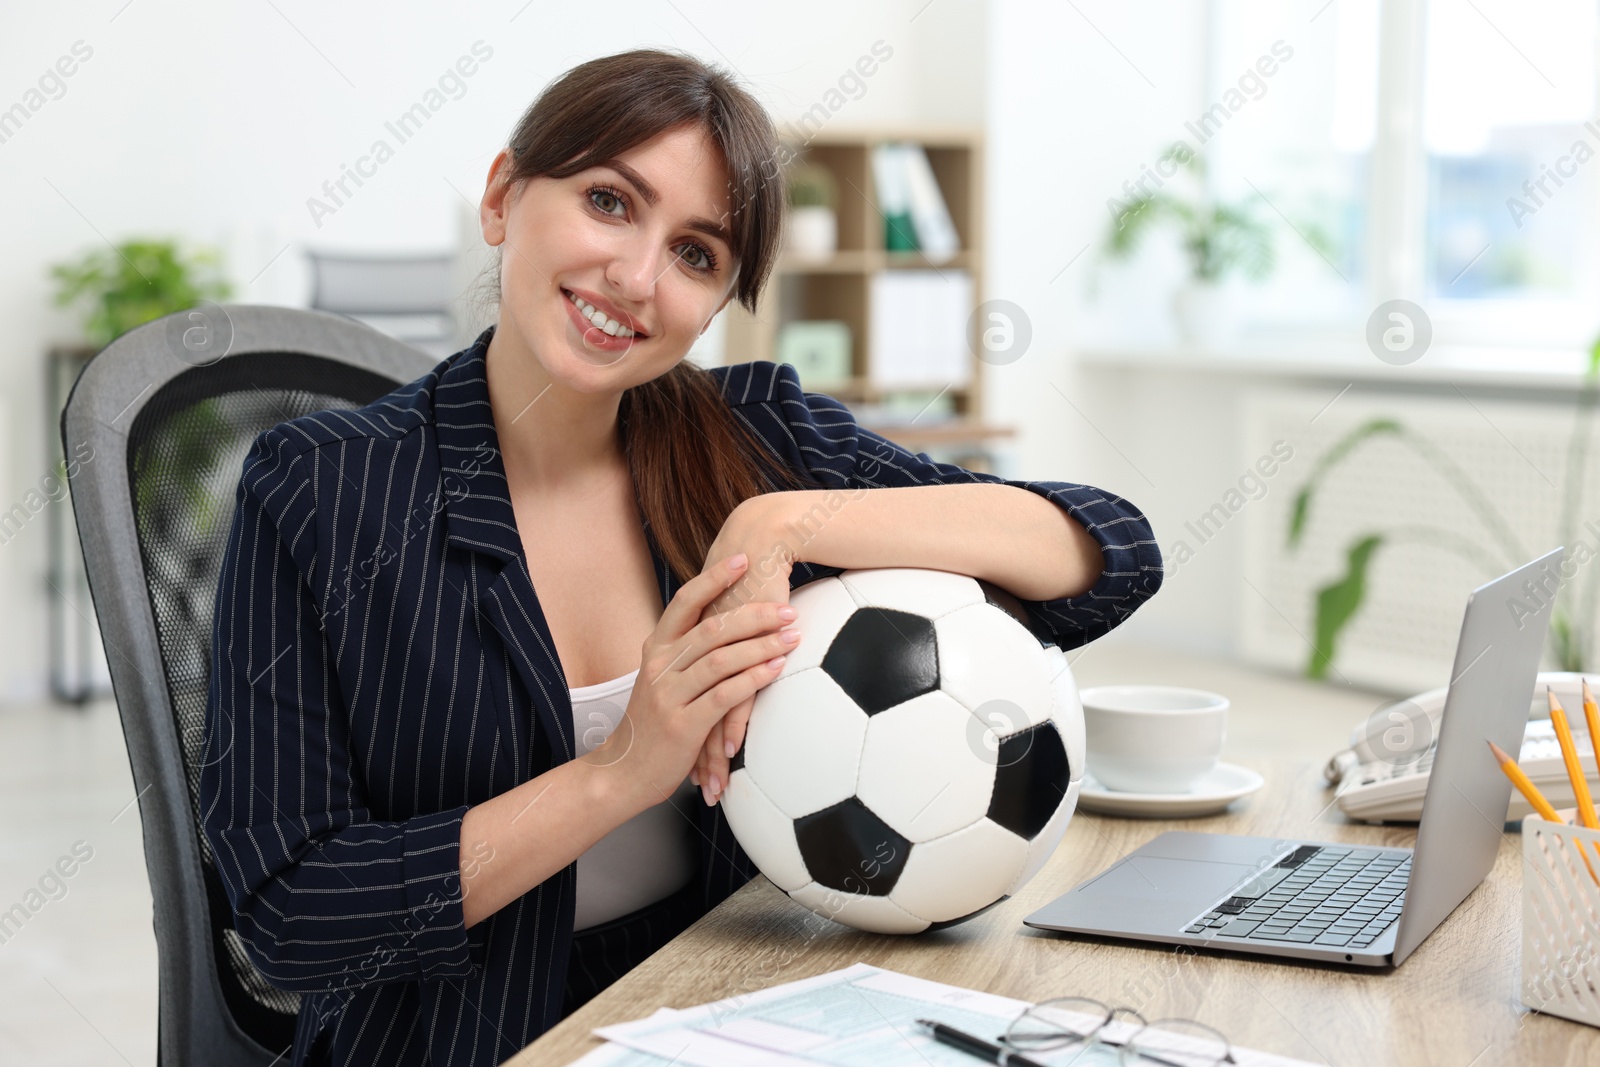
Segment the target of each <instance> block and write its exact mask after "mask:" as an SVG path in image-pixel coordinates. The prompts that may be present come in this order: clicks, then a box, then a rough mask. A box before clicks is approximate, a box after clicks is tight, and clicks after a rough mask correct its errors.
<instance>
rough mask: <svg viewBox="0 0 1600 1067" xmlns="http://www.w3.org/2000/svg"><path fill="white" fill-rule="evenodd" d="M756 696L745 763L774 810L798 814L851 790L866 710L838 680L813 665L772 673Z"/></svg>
mask: <svg viewBox="0 0 1600 1067" xmlns="http://www.w3.org/2000/svg"><path fill="white" fill-rule="evenodd" d="M802 643H804V642H803V641H802ZM757 700H758V702H759V703H758V705H757V707H756V710H755V711H754V712H753V713H752V714H751V716H750V726H749V728H748V730H747V731H746V735H745V765H744V769H745V770H747V771H749V772H750V774H751V775H752V776H753V777H754V778H755V780H756V784H757V785H759V786H760V787H761V791H762V792H763V793H765V794H766V795H767V798H768V799H769V800H771V801H772V802H773V803H774V804H776V805H777V806H778V808H779V810H781V811H782V812H783V813H784V814H786V815H788V816H789V817H790V818H792V819H798V818H799V817H800V816H802V815H809V814H811V813H812V812H814V811H821V810H822V809H823V808H826V807H827V806H828V805H830V804H837V803H838V802H839V801H841V800H845V799H847V798H849V797H851V796H853V795H854V794H855V791H856V769H857V767H858V765H859V762H860V759H861V742H862V741H863V739H864V738H865V736H866V732H867V716H866V713H865V712H863V711H862V710H861V709H860V708H858V707H857V706H856V704H855V702H854V701H853V700H851V699H850V697H849V695H848V694H846V693H845V691H844V690H842V689H840V688H839V683H837V682H835V681H834V680H833V679H832V678H830V677H828V674H827V672H826V671H823V670H821V669H820V668H815V669H812V670H809V671H802V672H801V673H799V674H796V675H794V676H792V677H789V678H779V679H777V680H776V681H774V682H772V683H771V684H769V685H767V686H766V688H764V689H763V690H761V691H760V692H759V693H758V694H757ZM746 851H748V849H747V850H746Z"/></svg>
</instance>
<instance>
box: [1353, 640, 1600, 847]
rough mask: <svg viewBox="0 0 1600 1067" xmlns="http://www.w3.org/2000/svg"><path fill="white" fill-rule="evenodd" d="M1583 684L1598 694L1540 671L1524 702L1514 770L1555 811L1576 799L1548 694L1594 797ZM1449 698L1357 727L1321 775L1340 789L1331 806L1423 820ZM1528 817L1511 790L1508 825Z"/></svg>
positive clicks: (1563, 674)
mask: <svg viewBox="0 0 1600 1067" xmlns="http://www.w3.org/2000/svg"><path fill="white" fill-rule="evenodd" d="M1584 677H1587V678H1588V679H1589V688H1590V689H1591V690H1593V691H1594V692H1596V693H1600V675H1596V674H1589V675H1580V674H1578V673H1576V672H1573V671H1546V672H1543V673H1541V674H1540V675H1539V676H1538V678H1537V680H1536V681H1535V683H1534V687H1533V693H1532V694H1530V700H1529V705H1528V727H1527V731H1526V732H1525V733H1524V734H1523V738H1522V751H1521V753H1520V754H1519V755H1518V756H1517V764H1518V765H1519V766H1520V767H1521V768H1522V769H1523V771H1524V772H1526V773H1527V775H1528V777H1529V778H1531V779H1532V780H1533V784H1534V785H1536V786H1538V787H1539V791H1540V792H1541V793H1543V794H1544V795H1545V797H1546V798H1547V799H1548V800H1549V801H1550V803H1552V804H1554V805H1555V806H1556V807H1557V808H1569V807H1571V806H1572V805H1573V803H1574V802H1575V799H1574V797H1573V794H1572V783H1571V782H1570V781H1569V780H1568V778H1567V768H1566V764H1565V763H1563V762H1562V759H1561V746H1560V744H1559V742H1557V741H1556V736H1555V730H1554V729H1553V728H1552V727H1551V725H1550V712H1549V703H1548V701H1547V700H1546V698H1545V687H1546V686H1548V687H1549V688H1550V689H1551V690H1552V691H1553V692H1554V693H1555V695H1556V699H1557V700H1559V701H1561V706H1562V707H1563V708H1566V709H1567V722H1568V724H1569V725H1570V726H1571V727H1572V734H1573V740H1574V741H1576V742H1577V747H1578V755H1579V759H1580V762H1581V763H1582V765H1583V772H1584V776H1585V777H1586V778H1587V779H1588V780H1589V788H1590V791H1591V792H1597V793H1600V769H1597V768H1596V766H1595V757H1594V746H1593V745H1592V744H1590V742H1589V731H1588V729H1587V725H1586V723H1585V720H1584V715H1583V689H1582V681H1581V680H1582V679H1583V678H1584ZM1448 691H1449V690H1448V689H1447V688H1444V687H1441V688H1439V689H1430V690H1428V691H1427V692H1426V693H1418V694H1417V695H1416V696H1414V697H1411V698H1409V699H1407V700H1397V701H1394V702H1393V703H1390V704H1386V705H1384V706H1383V707H1381V708H1379V709H1378V710H1377V711H1375V712H1373V714H1372V715H1371V716H1369V717H1368V718H1367V719H1366V720H1365V721H1364V722H1359V723H1357V724H1356V726H1355V729H1354V730H1352V731H1351V734H1350V747H1349V748H1347V749H1344V750H1342V751H1340V752H1338V753H1336V754H1335V755H1334V756H1333V758H1332V759H1330V760H1329V761H1328V766H1327V767H1326V768H1325V769H1324V771H1323V774H1324V775H1325V777H1326V778H1327V779H1328V782H1329V784H1330V785H1334V786H1337V787H1338V790H1339V792H1338V794H1337V796H1336V797H1335V803H1337V804H1338V806H1339V810H1340V811H1342V812H1344V813H1345V814H1346V815H1348V816H1349V817H1350V818H1352V819H1361V820H1364V821H1366V822H1416V821H1417V820H1418V819H1420V818H1421V817H1422V798H1423V795H1424V794H1425V793H1426V792H1427V789H1428V772H1429V771H1430V770H1432V768H1433V752H1434V746H1435V744H1436V742H1437V740H1438V736H1439V721H1440V719H1441V718H1442V717H1443V714H1444V698H1445V694H1446V693H1447V692H1448ZM1532 810H1533V809H1532V808H1531V807H1529V805H1528V802H1527V801H1526V800H1524V799H1523V797H1522V794H1521V793H1518V792H1517V791H1516V790H1512V792H1511V803H1510V805H1509V808H1508V810H1507V811H1506V821H1507V822H1513V821H1515V820H1518V819H1521V818H1522V817H1523V816H1524V815H1527V814H1528V813H1529V812H1531V811H1532Z"/></svg>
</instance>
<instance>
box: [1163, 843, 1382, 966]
mask: <svg viewBox="0 0 1600 1067" xmlns="http://www.w3.org/2000/svg"><path fill="white" fill-rule="evenodd" d="M1410 877H1411V857H1410V856H1409V855H1396V854H1394V853H1392V852H1379V851H1377V850H1376V849H1370V848H1365V849H1363V848H1344V847H1342V846H1334V845H1301V846H1300V847H1299V848H1297V849H1295V850H1294V851H1293V852H1291V853H1290V854H1289V855H1287V856H1285V857H1284V858H1283V859H1281V860H1279V861H1278V862H1277V864H1276V865H1274V866H1273V867H1271V868H1269V869H1268V870H1267V871H1264V872H1263V873H1262V874H1261V875H1258V876H1257V877H1256V878H1254V879H1252V880H1251V881H1250V882H1248V883H1246V884H1245V885H1244V886H1242V887H1240V889H1239V890H1237V891H1236V895H1234V896H1232V897H1229V898H1228V899H1227V900H1225V901H1223V902H1222V903H1221V904H1218V905H1217V906H1216V907H1215V908H1213V909H1212V910H1210V911H1208V912H1206V913H1205V914H1204V915H1202V916H1200V917H1199V918H1198V919H1196V920H1195V921H1194V922H1192V923H1190V924H1189V925H1188V926H1186V927H1184V928H1183V932H1184V933H1186V934H1206V935H1209V936H1213V937H1238V938H1245V939H1248V940H1251V941H1276V942H1291V943H1298V944H1308V945H1326V946H1329V947H1337V948H1366V947H1367V946H1368V945H1370V944H1372V942H1373V941H1375V940H1377V938H1378V936H1379V935H1380V934H1382V933H1383V931H1384V930H1385V929H1387V928H1388V926H1389V924H1391V923H1393V922H1394V921H1395V920H1396V919H1398V918H1399V917H1400V907H1401V905H1402V904H1403V903H1404V902H1405V894H1406V882H1407V880H1408V879H1410Z"/></svg>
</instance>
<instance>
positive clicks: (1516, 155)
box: [1208, 0, 1600, 347]
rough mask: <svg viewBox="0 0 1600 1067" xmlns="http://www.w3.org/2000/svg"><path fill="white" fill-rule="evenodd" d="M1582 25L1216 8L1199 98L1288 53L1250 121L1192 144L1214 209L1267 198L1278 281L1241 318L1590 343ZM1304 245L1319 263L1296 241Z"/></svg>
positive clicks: (1595, 297)
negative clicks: (1379, 314)
mask: <svg viewBox="0 0 1600 1067" xmlns="http://www.w3.org/2000/svg"><path fill="white" fill-rule="evenodd" d="M1597 9H1600V0H1542V2H1541V3H1539V4H1531V5H1530V4H1526V3H1517V2H1516V0H1470V2H1469V0H1335V2H1333V3H1330V4H1328V5H1327V6H1325V7H1321V8H1317V7H1316V6H1314V5H1313V6H1309V7H1306V6H1301V5H1294V9H1293V10H1292V11H1291V10H1290V7H1289V5H1281V4H1273V3H1268V2H1267V0H1220V2H1219V3H1218V4H1217V6H1216V8H1215V14H1214V23H1213V26H1212V39H1213V45H1212V56H1213V62H1212V64H1211V78H1210V82H1211V95H1212V96H1213V97H1218V96H1220V94H1221V93H1223V92H1225V91H1226V89H1227V87H1228V86H1229V85H1230V84H1231V83H1232V82H1233V81H1234V80H1235V79H1236V76H1237V74H1238V71H1239V70H1242V69H1243V68H1244V67H1245V66H1247V65H1248V63H1249V62H1250V61H1251V60H1252V59H1253V58H1254V54H1255V52H1257V51H1261V50H1263V49H1265V48H1266V47H1268V46H1269V45H1270V44H1271V43H1272V42H1273V41H1274V40H1276V39H1282V40H1283V41H1284V42H1285V43H1286V44H1287V45H1288V46H1290V47H1292V48H1293V49H1294V55H1293V58H1292V60H1290V61H1288V62H1286V63H1284V64H1283V69H1282V70H1281V71H1280V73H1279V74H1278V75H1277V77H1275V78H1274V79H1272V81H1271V83H1270V91H1269V93H1268V94H1267V95H1266V96H1265V97H1264V98H1263V99H1262V100H1261V105H1264V106H1260V107H1258V108H1257V110H1256V113H1255V114H1253V115H1243V116H1241V117H1242V118H1245V119H1246V120H1247V121H1245V122H1239V123H1237V124H1233V125H1230V127H1229V128H1228V130H1227V131H1226V134H1225V135H1223V136H1218V137H1217V138H1216V141H1215V144H1214V146H1208V151H1210V153H1211V162H1212V166H1211V172H1210V175H1211V181H1212V183H1213V186H1214V191H1215V193H1216V195H1217V196H1219V197H1221V198H1222V199H1225V200H1226V199H1237V198H1238V197H1239V196H1241V195H1253V196H1255V197H1256V198H1257V202H1258V203H1259V202H1260V201H1261V200H1263V199H1264V200H1267V201H1269V202H1270V210H1271V211H1272V215H1271V217H1272V220H1273V222H1274V223H1275V224H1276V226H1277V230H1278V235H1279V239H1278V250H1279V255H1280V266H1279V270H1278V271H1277V273H1276V274H1275V275H1274V276H1273V278H1272V279H1271V280H1269V282H1267V283H1266V286H1265V289H1264V291H1263V292H1262V293H1261V294H1260V295H1261V297H1262V299H1255V300H1251V301H1250V302H1249V307H1248V308H1247V309H1246V315H1247V316H1248V319H1249V321H1250V322H1251V323H1252V324H1253V325H1254V326H1255V327H1256V328H1257V329H1258V330H1259V329H1263V328H1272V327H1274V326H1290V325H1294V326H1298V327H1299V328H1301V329H1305V328H1307V327H1313V326H1316V325H1318V324H1321V325H1338V326H1340V327H1341V328H1343V329H1348V328H1349V327H1351V326H1355V325H1359V324H1360V323H1361V322H1363V321H1364V320H1365V317H1366V315H1367V313H1368V312H1369V311H1370V310H1371V308H1372V307H1373V306H1375V305H1376V304H1377V303H1379V302H1381V301H1383V300H1387V299H1391V298H1394V297H1406V298H1408V299H1412V300H1416V301H1418V302H1419V303H1421V304H1422V305H1423V307H1424V308H1425V309H1426V310H1427V311H1428V312H1429V315H1430V317H1431V318H1432V319H1433V324H1434V337H1435V341H1436V343H1437V342H1453V343H1460V344H1501V345H1518V346H1534V345H1552V346H1561V347H1587V346H1588V344H1589V343H1590V342H1591V341H1592V340H1593V339H1594V337H1595V334H1596V333H1597V331H1600V205H1597V204H1596V199H1597V193H1600V121H1596V118H1597V110H1596V102H1597V94H1596V79H1597V77H1600V69H1597V63H1596V58H1595V57H1596V48H1597V45H1600V36H1597V35H1600V10H1597ZM1253 106H1254V105H1253ZM1285 221H1287V223H1288V224H1289V225H1292V226H1294V227H1295V228H1296V229H1297V230H1299V231H1300V235H1298V236H1297V234H1296V233H1295V232H1292V231H1291V230H1290V229H1289V228H1288V226H1287V225H1285ZM1313 230H1320V232H1321V233H1323V234H1325V235H1326V236H1328V237H1329V238H1331V240H1332V244H1333V245H1334V250H1333V251H1332V252H1328V253H1325V254H1323V253H1318V252H1317V250H1316V249H1314V248H1313V247H1311V244H1310V243H1308V242H1307V241H1306V240H1304V239H1303V237H1304V236H1307V235H1311V234H1312V231H1313Z"/></svg>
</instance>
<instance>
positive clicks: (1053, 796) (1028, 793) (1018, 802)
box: [989, 721, 1072, 841]
mask: <svg viewBox="0 0 1600 1067" xmlns="http://www.w3.org/2000/svg"><path fill="white" fill-rule="evenodd" d="M1071 785H1072V768H1071V767H1070V766H1068V765H1067V746H1066V745H1065V744H1064V743H1063V742H1062V740H1061V731H1060V730H1057V729H1056V726H1055V723H1053V722H1049V721H1046V722H1042V723H1040V724H1039V725H1037V726H1030V727H1028V728H1027V729H1026V730H1019V731H1017V732H1016V733H1014V734H1012V735H1011V736H1010V737H1003V738H1001V739H1000V751H999V753H998V754H997V760H996V765H995V769H994V793H993V794H992V795H991V796H990V798H989V818H990V819H991V820H993V821H994V822H997V823H999V824H1000V825H1001V826H1004V827H1005V828H1006V829H1007V830H1010V831H1011V832H1012V833H1014V834H1016V835H1017V836H1018V837H1020V838H1022V839H1023V840H1024V841H1032V840H1033V839H1034V837H1035V836H1037V835H1038V833H1039V831H1040V830H1043V829H1044V824H1045V823H1047V822H1049V821H1050V816H1052V815H1054V814H1055V812H1056V809H1057V808H1059V807H1060V806H1061V801H1062V800H1063V799H1064V798H1065V797H1066V795H1067V789H1068V788H1069V787H1070V786H1071Z"/></svg>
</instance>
